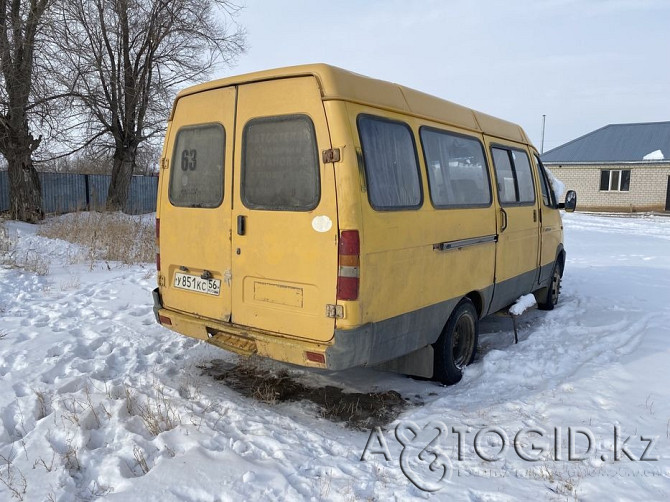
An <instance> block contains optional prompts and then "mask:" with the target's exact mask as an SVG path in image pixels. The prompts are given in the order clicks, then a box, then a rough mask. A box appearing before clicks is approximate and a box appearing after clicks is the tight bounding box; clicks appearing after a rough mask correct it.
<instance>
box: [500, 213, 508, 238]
mask: <svg viewBox="0 0 670 502" xmlns="http://www.w3.org/2000/svg"><path fill="white" fill-rule="evenodd" d="M500 214H501V216H502V220H503V221H502V223H501V224H500V233H503V232H504V231H505V229H506V228H507V212H506V211H505V210H504V209H503V208H502V207H501V208H500Z"/></svg>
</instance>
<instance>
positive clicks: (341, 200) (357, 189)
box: [323, 100, 365, 329]
mask: <svg viewBox="0 0 670 502" xmlns="http://www.w3.org/2000/svg"><path fill="white" fill-rule="evenodd" d="M323 105H324V109H325V111H326V117H327V119H328V128H329V130H330V139H331V143H332V145H333V148H337V149H338V150H339V151H340V161H339V162H337V163H335V164H334V171H335V187H336V195H337V226H338V228H339V230H340V231H342V230H358V231H359V232H360V231H361V203H362V198H361V193H362V186H364V180H365V179H364V176H362V175H361V172H360V171H359V167H360V168H362V166H359V163H358V157H357V155H356V149H355V148H354V134H355V133H356V131H355V129H354V130H353V131H352V129H351V125H350V121H349V115H348V109H347V104H346V103H345V102H344V101H338V100H326V101H324V102H323ZM359 298H360V296H359ZM337 303H338V305H339V306H341V307H342V308H343V315H344V317H342V318H338V319H336V326H337V328H340V329H348V328H351V327H356V326H359V325H361V324H363V321H362V319H361V308H360V307H361V302H360V301H359V300H353V301H347V300H337Z"/></svg>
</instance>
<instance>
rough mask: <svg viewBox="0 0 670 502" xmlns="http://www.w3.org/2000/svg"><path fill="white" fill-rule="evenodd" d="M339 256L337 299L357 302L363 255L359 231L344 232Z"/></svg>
mask: <svg viewBox="0 0 670 502" xmlns="http://www.w3.org/2000/svg"><path fill="white" fill-rule="evenodd" d="M338 254H339V256H338V262H339V268H338V272H337V299H338V300H356V299H357V298H358V284H359V281H360V255H361V241H360V238H359V237H358V230H342V232H341V233H340V243H339V248H338Z"/></svg>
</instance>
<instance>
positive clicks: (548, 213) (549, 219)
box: [531, 150, 563, 285]
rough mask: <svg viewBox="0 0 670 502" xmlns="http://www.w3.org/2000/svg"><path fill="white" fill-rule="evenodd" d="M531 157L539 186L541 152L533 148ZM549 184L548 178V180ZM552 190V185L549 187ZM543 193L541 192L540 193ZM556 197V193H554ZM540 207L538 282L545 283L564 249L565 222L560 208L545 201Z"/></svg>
mask: <svg viewBox="0 0 670 502" xmlns="http://www.w3.org/2000/svg"><path fill="white" fill-rule="evenodd" d="M531 158H532V159H533V164H534V166H535V171H536V172H535V174H536V176H537V181H538V186H539V183H541V182H542V180H541V177H542V172H541V171H540V169H541V167H540V166H539V165H538V158H539V154H538V153H537V152H536V151H535V150H531ZM547 185H548V180H547ZM547 189H548V190H551V187H550V186H548V187H547ZM540 195H541V194H540ZM554 197H555V195H554ZM539 208H540V274H539V277H538V284H541V285H545V284H546V283H547V282H548V281H550V280H551V274H552V271H553V267H554V262H555V260H556V258H557V257H558V254H559V253H560V252H561V251H562V249H563V244H562V243H563V222H562V221H561V214H560V212H559V210H558V209H556V208H554V207H549V206H547V205H546V204H544V203H543V202H540V204H539Z"/></svg>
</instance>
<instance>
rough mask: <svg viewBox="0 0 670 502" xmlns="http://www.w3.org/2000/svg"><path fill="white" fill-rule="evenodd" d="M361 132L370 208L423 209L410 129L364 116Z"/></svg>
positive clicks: (397, 123) (360, 122) (389, 121)
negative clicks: (420, 207)
mask: <svg viewBox="0 0 670 502" xmlns="http://www.w3.org/2000/svg"><path fill="white" fill-rule="evenodd" d="M358 132H359V134H360V136H361V146H362V147H363V159H364V164H365V175H366V178H367V185H368V198H369V200H370V205H371V206H372V207H373V208H374V209H381V210H385V209H386V210H389V209H405V208H415V207H419V206H421V199H422V195H421V179H420V178H419V168H418V162H417V158H416V149H415V147H414V138H413V135H412V130H411V129H410V128H409V126H408V125H407V124H405V123H403V122H396V121H391V120H387V119H381V118H377V117H371V116H369V115H361V116H359V117H358Z"/></svg>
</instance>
